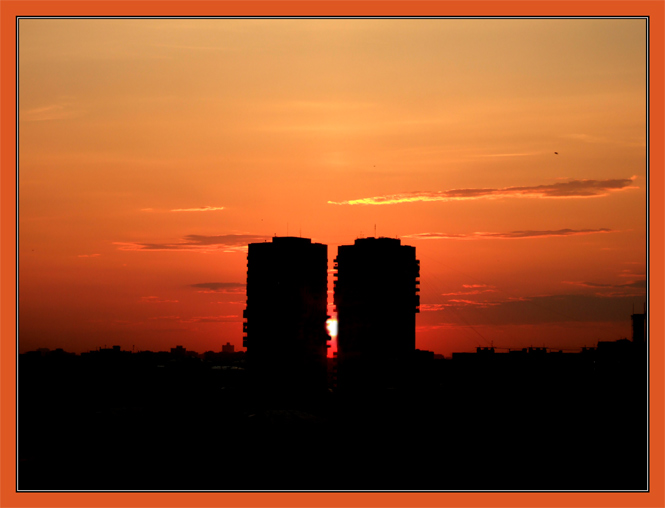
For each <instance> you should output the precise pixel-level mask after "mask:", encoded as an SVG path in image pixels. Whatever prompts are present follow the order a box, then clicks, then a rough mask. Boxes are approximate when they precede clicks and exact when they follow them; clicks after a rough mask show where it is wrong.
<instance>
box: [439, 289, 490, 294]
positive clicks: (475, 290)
mask: <svg viewBox="0 0 665 508" xmlns="http://www.w3.org/2000/svg"><path fill="white" fill-rule="evenodd" d="M481 293H496V289H473V290H471V291H457V292H455V293H441V296H462V295H479V294H481Z"/></svg>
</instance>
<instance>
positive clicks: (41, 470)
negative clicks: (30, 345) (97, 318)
mask: <svg viewBox="0 0 665 508" xmlns="http://www.w3.org/2000/svg"><path fill="white" fill-rule="evenodd" d="M246 357H247V355H246V354H245V353H243V352H237V353H228V352H227V353H213V352H208V353H204V354H202V355H198V354H195V353H192V352H189V351H186V350H185V349H184V348H174V349H172V350H171V352H150V351H142V352H138V353H133V352H129V351H121V349H120V348H119V347H115V348H110V349H101V350H99V351H93V352H90V353H87V354H82V355H73V354H68V353H66V352H64V351H62V350H56V351H46V350H41V351H36V352H30V353H25V354H22V355H20V356H19V399H18V411H19V413H18V415H19V418H18V444H19V449H18V453H19V466H18V473H19V477H18V478H19V489H21V490H241V491H251V490H324V491H327V490H640V489H645V488H646V487H647V434H646V432H647V372H646V358H647V356H646V349H645V346H644V344H643V343H638V342H634V341H629V340H622V341H617V342H605V343H599V345H598V347H597V348H589V349H586V350H585V351H582V352H579V353H570V352H552V351H547V350H544V349H541V348H532V349H527V350H515V351H511V352H505V353H501V352H498V350H493V349H492V348H479V350H478V351H477V352H476V353H467V354H455V355H454V356H453V358H452V359H445V358H443V357H441V356H439V355H434V354H433V353H432V352H426V351H419V350H416V351H415V352H414V354H413V355H411V356H410V357H405V358H403V360H402V362H401V363H399V364H395V363H394V362H392V363H389V364H387V365H385V369H384V372H386V373H387V374H388V375H387V377H386V378H385V383H381V382H376V383H374V385H373V387H372V388H371V390H364V391H362V392H358V393H354V392H351V393H349V392H339V391H338V390H335V384H334V383H335V361H334V360H333V359H328V373H329V377H328V383H329V384H328V387H329V389H328V390H325V391H323V392H319V393H318V394H316V395H313V394H311V393H309V394H308V395H307V397H298V396H293V394H289V393H279V392H276V391H274V390H272V391H271V390H264V389H261V388H262V387H261V385H257V383H255V382H253V377H252V372H251V368H249V369H248V368H247V367H248V364H247V362H246ZM250 366H251V365H250ZM396 373H397V374H398V375H395V374H396ZM260 379H261V380H262V382H263V381H265V377H264V376H261V378H260Z"/></svg>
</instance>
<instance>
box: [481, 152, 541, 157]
mask: <svg viewBox="0 0 665 508" xmlns="http://www.w3.org/2000/svg"><path fill="white" fill-rule="evenodd" d="M542 153H543V152H524V153H488V154H481V155H474V157H526V156H528V155H540V154H542Z"/></svg>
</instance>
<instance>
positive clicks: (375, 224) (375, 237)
mask: <svg viewBox="0 0 665 508" xmlns="http://www.w3.org/2000/svg"><path fill="white" fill-rule="evenodd" d="M376 237H377V236H376V224H374V238H376Z"/></svg>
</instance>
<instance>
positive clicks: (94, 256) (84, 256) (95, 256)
mask: <svg viewBox="0 0 665 508" xmlns="http://www.w3.org/2000/svg"><path fill="white" fill-rule="evenodd" d="M99 256H101V254H79V255H78V257H80V258H98V257H99Z"/></svg>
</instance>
